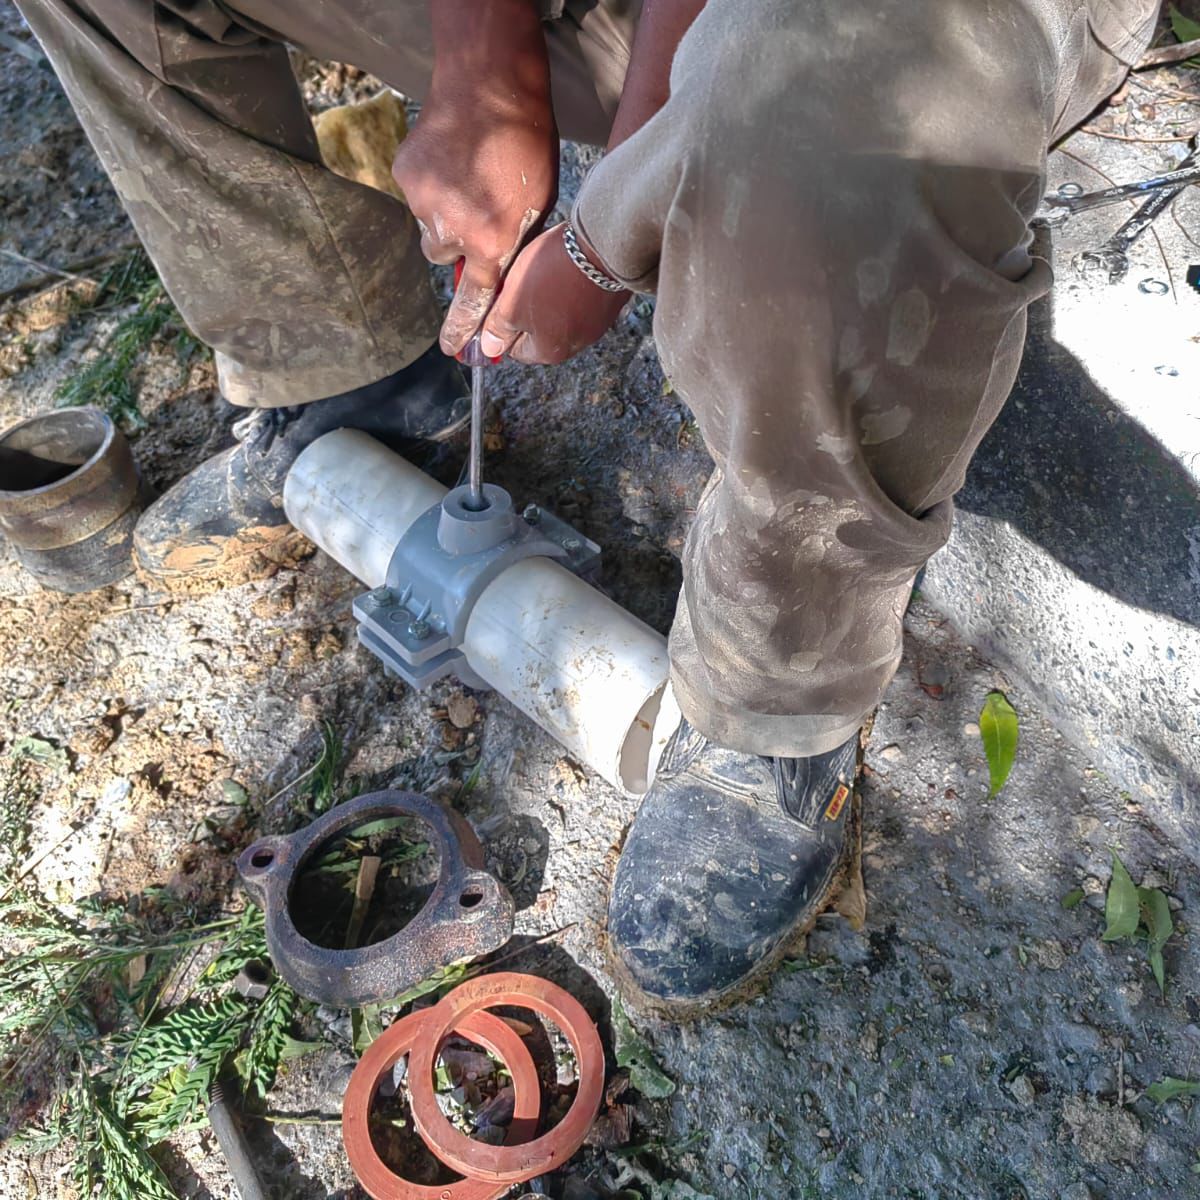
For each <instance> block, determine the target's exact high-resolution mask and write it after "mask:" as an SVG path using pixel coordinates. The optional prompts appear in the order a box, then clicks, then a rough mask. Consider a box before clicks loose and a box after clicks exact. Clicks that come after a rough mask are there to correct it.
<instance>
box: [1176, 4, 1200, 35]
mask: <svg viewBox="0 0 1200 1200" xmlns="http://www.w3.org/2000/svg"><path fill="white" fill-rule="evenodd" d="M1171 32H1172V33H1173V34H1174V35H1175V36H1176V37H1177V38H1178V39H1179V40H1180V41H1181V42H1194V41H1195V40H1196V39H1197V38H1200V21H1193V20H1192V19H1191V17H1185V16H1184V15H1183V13H1181V12H1180V11H1179V9H1177V8H1176V7H1175V5H1173V4H1172V5H1171Z"/></svg>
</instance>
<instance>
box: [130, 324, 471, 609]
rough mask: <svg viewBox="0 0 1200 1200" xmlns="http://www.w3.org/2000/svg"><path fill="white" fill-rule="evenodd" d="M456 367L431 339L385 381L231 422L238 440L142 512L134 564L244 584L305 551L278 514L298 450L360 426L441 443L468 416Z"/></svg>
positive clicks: (162, 578)
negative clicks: (426, 347)
mask: <svg viewBox="0 0 1200 1200" xmlns="http://www.w3.org/2000/svg"><path fill="white" fill-rule="evenodd" d="M470 409H471V405H470V399H469V397H468V395H467V387H466V384H465V381H464V380H463V377H462V372H461V371H460V370H459V368H458V366H457V365H456V364H455V363H454V361H453V360H452V359H449V358H446V356H445V355H443V354H442V353H441V351H440V350H439V349H438V348H437V346H436V345H435V346H434V347H433V348H432V349H430V350H428V351H426V353H425V354H423V355H422V356H421V357H420V358H419V359H417V361H416V362H414V363H412V364H411V365H410V366H407V367H405V368H404V370H402V371H398V372H397V373H396V374H394V375H389V376H388V377H387V378H386V379H381V380H379V381H378V382H377V383H371V384H367V385H366V386H365V387H360V388H355V389H354V390H353V391H349V392H345V393H343V394H342V395H340V396H331V397H329V398H328V399H325V400H314V401H313V402H312V403H310V404H301V405H296V406H295V407H292V408H260V409H254V410H253V411H252V412H251V414H250V415H249V416H248V417H246V418H244V419H243V420H241V421H239V422H238V423H237V424H236V425H234V436H235V437H236V438H238V443H237V445H235V446H231V447H230V448H229V449H228V450H223V451H221V453H220V454H217V455H214V456H213V457H212V458H210V459H208V460H207V461H206V462H203V463H201V464H200V466H198V467H197V468H196V469H195V470H194V471H192V472H191V473H190V474H188V475H185V476H184V477H183V478H182V479H181V480H180V481H179V482H178V483H176V484H175V485H174V486H173V487H172V488H170V490H169V491H167V492H166V493H165V494H164V495H163V496H161V497H160V498H159V499H158V500H156V501H155V502H154V503H153V504H152V505H150V507H149V508H148V509H146V511H145V513H143V514H142V517H141V519H140V520H139V522H138V525H137V529H136V530H135V532H134V553H135V560H136V563H137V566H138V568H139V570H140V571H141V572H142V573H143V574H144V575H146V576H149V577H150V579H151V580H152V581H153V582H155V583H157V584H160V585H163V586H165V587H169V588H187V587H190V586H191V585H193V584H198V585H200V586H201V587H206V586H209V585H211V584H213V583H217V584H231V583H240V582H242V581H244V580H246V579H254V578H259V577H261V576H263V575H266V574H269V573H270V572H271V571H272V570H274V569H275V568H276V567H277V566H278V564H280V563H282V562H287V561H290V560H294V559H295V557H296V556H297V555H300V556H302V555H303V553H304V552H305V550H306V549H307V543H306V541H305V539H304V537H303V536H302V535H301V534H300V533H298V532H297V531H296V530H295V529H293V528H292V526H291V525H290V524H289V523H288V520H287V517H286V516H285V515H284V512H283V484H284V480H285V479H286V478H287V473H288V471H289V470H290V469H291V466H292V463H294V462H295V461H296V458H297V457H298V456H299V454H300V452H301V451H302V450H303V449H304V448H305V447H306V446H308V445H310V444H311V443H312V442H314V441H316V439H317V438H319V437H321V435H322V434H326V433H329V432H330V431H332V430H334V429H361V430H362V431H363V432H364V433H369V434H371V436H372V437H375V438H378V439H379V440H380V441H381V442H383V443H384V444H385V445H387V446H389V447H391V449H393V450H396V451H397V452H399V453H401V454H409V455H411V454H412V453H413V452H414V449H416V448H419V447H420V446H421V445H422V444H423V443H435V442H440V441H443V440H445V439H446V438H448V437H450V436H451V434H453V433H455V432H456V431H457V430H459V429H461V428H462V426H463V425H464V424H466V422H467V420H468V419H469V418H470Z"/></svg>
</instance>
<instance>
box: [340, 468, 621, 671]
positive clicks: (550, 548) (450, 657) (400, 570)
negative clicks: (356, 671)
mask: <svg viewBox="0 0 1200 1200" xmlns="http://www.w3.org/2000/svg"><path fill="white" fill-rule="evenodd" d="M483 496H484V499H485V500H486V501H487V503H486V506H485V507H483V508H480V509H473V508H471V506H470V489H469V488H467V487H457V488H453V489H451V490H450V491H449V492H447V493H446V495H445V496H444V497H443V498H442V500H441V501H440V503H438V504H435V505H433V507H431V508H429V509H427V510H426V511H425V512H424V513H422V514H421V515H420V516H419V517H418V518H417V519H416V520H415V521H414V522H413V523H412V525H411V526H409V528H408V530H407V532H406V533H405V534H404V536H403V537H402V538H401V539H400V541H399V542H398V543H397V544H396V549H395V551H394V552H393V554H392V558H391V561H390V563H389V564H388V570H387V579H386V582H385V583H384V585H383V586H382V587H378V588H375V589H373V590H372V591H370V592H366V593H365V594H363V595H361V596H358V597H356V598H355V600H354V606H353V607H354V615H355V617H356V618H357V619H358V622H359V626H358V640H359V641H360V642H361V643H362V644H363V645H364V646H365V647H366V648H367V649H368V650H370V651H371V652H372V653H373V654H375V655H376V656H377V657H378V658H380V659H382V661H383V663H384V664H385V665H386V666H387V667H388V669H389V670H391V671H393V672H395V674H397V675H399V676H400V677H401V678H402V679H403V680H404V681H405V682H406V683H408V684H409V685H411V686H412V687H415V688H425V687H428V686H429V685H430V684H431V683H433V682H435V681H436V680H438V679H441V678H442V677H443V676H445V675H451V674H452V675H456V676H457V677H458V678H459V679H461V680H462V681H463V683H465V684H467V685H468V686H470V687H486V686H487V684H486V683H484V681H483V680H481V679H479V677H478V676H477V675H475V673H474V672H473V671H472V670H471V669H470V667H469V666H468V665H467V662H466V659H465V657H464V656H463V653H462V651H461V650H460V649H459V647H460V646H461V645H462V643H463V639H464V637H465V636H466V631H467V622H468V621H469V620H470V618H471V610H472V609H473V608H474V607H475V602H476V601H477V600H478V599H479V597H480V596H481V595H482V594H483V591H484V589H485V588H486V587H487V586H488V584H489V583H491V582H492V580H494V579H495V578H496V577H497V576H498V575H499V574H500V573H501V572H503V571H506V570H508V568H509V567H511V566H512V565H513V563H515V562H519V561H520V560H521V559H523V558H533V557H537V556H539V555H540V556H543V557H546V558H554V559H558V560H559V561H560V562H561V563H562V565H563V566H564V567H566V568H567V569H568V570H570V571H573V572H575V573H576V574H578V575H586V574H587V573H588V572H589V571H591V570H594V569H595V567H596V565H597V564H598V563H599V559H600V547H599V546H597V545H596V543H595V542H593V541H590V540H589V539H588V538H585V537H583V535H582V534H580V533H578V532H577V531H576V530H574V529H572V528H571V526H569V525H567V524H566V522H564V521H561V520H559V519H558V518H557V517H555V516H554V515H553V514H551V513H547V512H544V511H543V510H541V509H539V508H537V507H536V506H535V505H530V506H529V507H528V508H526V509H525V511H524V513H523V514H522V515H520V516H518V515H517V513H516V512H514V510H513V504H512V498H511V497H510V496H509V494H508V492H506V491H505V490H504V489H503V488H502V487H497V486H496V485H495V484H491V483H488V484H484V485H483Z"/></svg>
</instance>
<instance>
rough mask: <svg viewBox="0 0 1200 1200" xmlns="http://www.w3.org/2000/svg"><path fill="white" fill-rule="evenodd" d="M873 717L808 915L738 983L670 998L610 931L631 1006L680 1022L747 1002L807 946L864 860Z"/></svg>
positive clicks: (609, 957) (617, 973)
mask: <svg viewBox="0 0 1200 1200" xmlns="http://www.w3.org/2000/svg"><path fill="white" fill-rule="evenodd" d="M872 722H873V718H872V720H871V721H868V722H867V723H866V725H865V726H864V729H863V733H862V736H861V738H860V739H859V743H858V755H857V758H856V760H855V765H854V780H853V782H852V784H851V788H852V800H851V810H850V828H849V829H848V830H847V836H846V844H845V846H844V847H843V849H842V853H841V856H840V858H839V859H838V864H837V866H836V867H835V868H834V870H833V872H832V873H831V874H830V877H829V880H828V882H827V883H826V884H825V886H824V888H823V890H822V891H821V893H820V895H818V897H817V898H816V900H814V901H813V902H812V904H811V905H809V906H808V909H807V915H805V916H803V917H801V918H800V920H799V922H798V923H797V924H796V926H795V927H794V928H793V929H791V930H790V931H789V932H788V933H786V934H785V935H784V936H783V938H781V939H780V941H779V943H778V944H777V945H776V946H775V948H774V949H773V950H772V951H771V952H770V954H768V955H767V956H766V957H765V958H763V959H761V960H760V961H759V962H758V963H757V964H756V965H755V966H754V968H753V970H751V971H750V972H748V973H747V974H746V975H743V976H742V978H741V979H739V980H738V981H737V982H736V983H733V984H731V985H730V986H729V987H727V988H725V989H723V990H722V991H719V992H712V993H710V994H708V995H707V996H704V997H703V998H701V999H696V1000H667V999H664V998H663V997H662V996H654V995H651V994H650V993H649V992H646V991H643V989H642V988H641V986H640V985H639V984H638V983H637V982H636V981H635V980H634V978H633V976H632V975H631V974H630V973H629V969H628V968H627V967H626V966H625V964H624V963H623V962H622V961H621V957H620V955H619V954H617V952H616V951H615V950H614V949H613V948H612V943H611V942H610V941H609V940H608V937H607V934H606V935H605V939H604V957H605V962H606V965H607V968H608V972H609V974H610V975H612V977H613V979H615V980H616V983H617V988H618V990H619V991H620V993H621V998H622V999H623V1000H626V1001H628V1003H629V1007H630V1008H632V1009H633V1010H634V1011H635V1012H638V1013H641V1014H644V1015H646V1016H650V1017H658V1018H661V1019H664V1020H669V1021H675V1022H680V1021H683V1022H687V1021H698V1020H701V1019H703V1018H704V1017H711V1016H713V1015H715V1014H716V1013H720V1012H723V1011H724V1010H726V1009H728V1008H732V1007H734V1006H735V1005H738V1004H743V1003H745V1002H746V1001H747V1000H751V999H753V998H754V997H755V996H757V995H758V994H759V993H760V992H762V991H763V990H764V989H765V988H766V986H767V984H768V983H770V981H771V979H772V978H773V976H774V974H775V971H776V970H777V968H778V967H779V964H780V963H781V962H783V960H784V959H786V958H789V957H791V956H792V955H793V954H795V953H796V952H797V951H799V950H800V949H802V948H803V944H804V939H805V938H807V937H808V935H809V933H811V932H812V928H813V926H814V925H815V924H816V922H817V918H818V917H819V916H820V915H821V914H822V913H823V912H826V911H827V910H828V909H829V908H830V907H831V906H832V905H833V904H834V902H835V901H836V900H837V899H838V897H839V896H840V895H841V893H842V892H843V891H844V890H845V888H846V885H847V883H848V882H849V881H850V877H851V873H852V871H853V869H854V867H855V864H856V863H857V864H859V869H860V870H861V862H862V793H861V790H860V781H861V778H862V767H863V757H864V753H865V751H866V744H867V739H868V737H869V735H870V729H871V724H872Z"/></svg>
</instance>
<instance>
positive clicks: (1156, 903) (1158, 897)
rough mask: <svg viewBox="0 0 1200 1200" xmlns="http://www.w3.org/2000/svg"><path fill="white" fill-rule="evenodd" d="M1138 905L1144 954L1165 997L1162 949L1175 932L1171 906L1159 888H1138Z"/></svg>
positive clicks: (1164, 893)
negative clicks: (1142, 926)
mask: <svg viewBox="0 0 1200 1200" xmlns="http://www.w3.org/2000/svg"><path fill="white" fill-rule="evenodd" d="M1138 904H1139V905H1140V907H1141V915H1142V923H1143V924H1144V925H1145V926H1146V935H1147V942H1148V944H1147V947H1146V953H1147V954H1148V956H1149V958H1150V969H1151V970H1152V971H1153V972H1154V981H1155V982H1156V983H1157V984H1158V990H1159V992H1160V993H1161V994H1163V995H1166V991H1167V987H1166V973H1165V970H1164V968H1163V955H1162V952H1163V947H1164V946H1165V945H1166V944H1167V941H1168V940H1169V939H1170V937H1171V934H1172V933H1174V932H1175V921H1174V920H1173V919H1172V917H1171V905H1170V902H1169V901H1168V900H1167V894H1166V892H1164V891H1161V890H1160V889H1159V888H1138Z"/></svg>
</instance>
